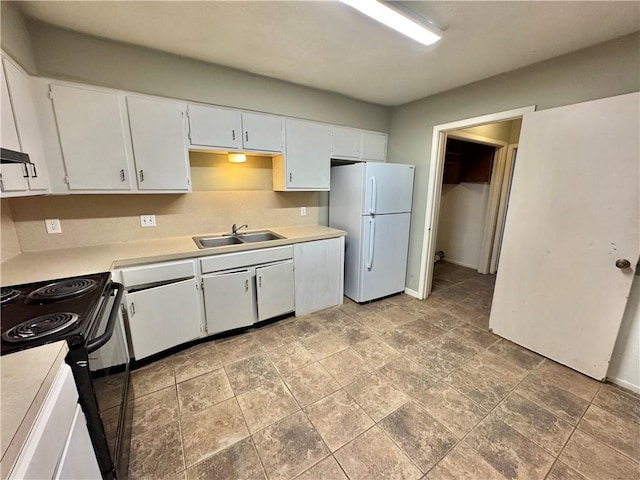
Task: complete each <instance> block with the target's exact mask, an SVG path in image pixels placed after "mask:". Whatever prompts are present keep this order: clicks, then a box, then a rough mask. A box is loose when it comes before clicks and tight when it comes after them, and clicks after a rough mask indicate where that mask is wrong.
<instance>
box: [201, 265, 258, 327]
mask: <svg viewBox="0 0 640 480" xmlns="http://www.w3.org/2000/svg"><path fill="white" fill-rule="evenodd" d="M202 286H203V291H204V312H205V318H206V319H207V333H208V334H210V335H211V334H214V333H220V332H225V331H227V330H233V329H235V328H241V327H246V326H249V325H253V322H254V319H255V312H254V310H255V302H254V301H253V298H254V295H255V294H254V287H253V279H252V278H251V271H250V270H246V269H245V270H240V271H234V272H221V273H217V274H213V275H207V276H205V277H203V278H202Z"/></svg>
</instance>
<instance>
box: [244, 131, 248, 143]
mask: <svg viewBox="0 0 640 480" xmlns="http://www.w3.org/2000/svg"><path fill="white" fill-rule="evenodd" d="M244 141H245V142H248V141H249V132H248V131H246V132H244Z"/></svg>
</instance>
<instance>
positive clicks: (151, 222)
mask: <svg viewBox="0 0 640 480" xmlns="http://www.w3.org/2000/svg"><path fill="white" fill-rule="evenodd" d="M140 226H141V227H155V226H156V216H155V215H140Z"/></svg>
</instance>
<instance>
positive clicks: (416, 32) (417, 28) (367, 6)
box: [340, 0, 442, 45]
mask: <svg viewBox="0 0 640 480" xmlns="http://www.w3.org/2000/svg"><path fill="white" fill-rule="evenodd" d="M340 1H341V2H342V3H344V4H346V5H349V6H350V7H353V8H355V9H356V10H359V11H360V12H362V13H364V14H365V15H368V16H369V17H371V18H373V19H374V20H377V21H378V22H380V23H384V24H385V25H386V26H387V27H391V28H393V29H394V30H396V31H398V32H400V33H402V34H403V35H406V36H407V37H410V38H413V39H414V40H415V41H416V42H420V43H422V44H423V45H432V44H434V43H436V42H437V41H438V40H440V39H441V38H442V30H440V29H439V28H437V27H435V26H433V25H429V28H428V29H427V28H426V27H425V26H423V25H420V24H418V23H416V22H414V21H413V20H410V19H408V18H407V17H405V16H404V15H402V14H400V13H398V12H396V11H395V10H393V9H392V8H389V7H387V6H386V5H383V4H382V3H380V2H378V1H376V0H340Z"/></svg>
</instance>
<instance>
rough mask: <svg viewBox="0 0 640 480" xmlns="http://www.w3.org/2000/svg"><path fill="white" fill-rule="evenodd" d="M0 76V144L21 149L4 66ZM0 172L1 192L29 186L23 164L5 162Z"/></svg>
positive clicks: (11, 148) (15, 190) (24, 188)
mask: <svg viewBox="0 0 640 480" xmlns="http://www.w3.org/2000/svg"><path fill="white" fill-rule="evenodd" d="M0 67H1V66H0ZM0 76H2V78H1V79H0V80H1V82H2V99H1V102H2V103H1V105H2V108H1V109H0V110H1V111H2V119H1V120H0V122H1V123H0V127H1V128H2V130H1V133H0V134H1V135H2V136H1V137H0V139H1V140H2V145H1V146H2V148H7V149H9V150H16V151H21V148H20V141H19V140H18V130H17V128H16V122H15V119H14V116H13V107H12V105H11V98H10V96H9V87H8V85H7V77H6V76H5V72H4V68H0ZM0 173H2V177H1V179H2V181H1V182H0V186H1V187H2V191H3V192H22V191H25V190H27V189H28V188H29V185H28V184H27V179H26V177H25V175H26V172H25V166H24V165H8V164H5V165H2V166H0Z"/></svg>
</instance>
